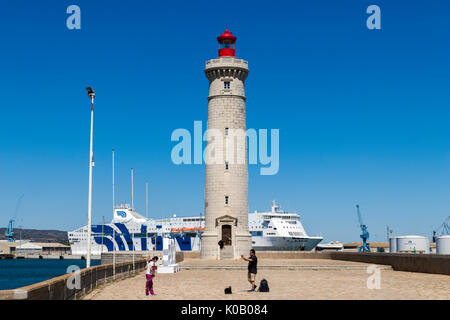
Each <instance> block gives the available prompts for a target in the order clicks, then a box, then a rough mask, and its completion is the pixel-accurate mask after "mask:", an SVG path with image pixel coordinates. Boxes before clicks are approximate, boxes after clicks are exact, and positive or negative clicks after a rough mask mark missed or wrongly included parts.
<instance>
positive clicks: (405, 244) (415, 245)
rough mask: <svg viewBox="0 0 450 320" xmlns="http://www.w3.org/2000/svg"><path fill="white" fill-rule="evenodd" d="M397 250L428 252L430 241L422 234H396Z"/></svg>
mask: <svg viewBox="0 0 450 320" xmlns="http://www.w3.org/2000/svg"><path fill="white" fill-rule="evenodd" d="M397 252H406V253H429V252H430V241H429V240H428V238H427V237H423V236H398V237H397Z"/></svg>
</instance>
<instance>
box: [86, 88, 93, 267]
mask: <svg viewBox="0 0 450 320" xmlns="http://www.w3.org/2000/svg"><path fill="white" fill-rule="evenodd" d="M86 91H87V94H88V96H89V98H90V99H91V140H90V152H89V200H88V247H87V251H88V252H87V260H86V268H89V267H90V266H91V234H92V230H91V229H92V227H91V224H92V222H91V218H92V168H93V167H94V150H93V142H94V97H95V93H94V90H93V89H92V88H91V87H87V88H86Z"/></svg>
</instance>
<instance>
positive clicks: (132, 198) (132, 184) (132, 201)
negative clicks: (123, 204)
mask: <svg viewBox="0 0 450 320" xmlns="http://www.w3.org/2000/svg"><path fill="white" fill-rule="evenodd" d="M133 188H134V183H133V168H131V208H132V209H133V210H134V189H133Z"/></svg>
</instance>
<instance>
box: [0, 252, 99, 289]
mask: <svg viewBox="0 0 450 320" xmlns="http://www.w3.org/2000/svg"><path fill="white" fill-rule="evenodd" d="M99 264H100V260H91V266H96V265H99ZM72 265H76V266H78V267H80V269H82V268H86V260H53V259H7V260H0V290H7V289H16V288H20V287H24V286H28V285H31V284H34V283H37V282H41V281H45V280H48V279H51V278H54V277H58V276H61V275H63V274H66V273H67V268H68V267H69V266H72Z"/></svg>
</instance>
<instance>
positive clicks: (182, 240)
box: [175, 236, 192, 251]
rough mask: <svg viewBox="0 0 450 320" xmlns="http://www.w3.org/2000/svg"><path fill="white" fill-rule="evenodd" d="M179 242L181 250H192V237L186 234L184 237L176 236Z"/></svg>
mask: <svg viewBox="0 0 450 320" xmlns="http://www.w3.org/2000/svg"><path fill="white" fill-rule="evenodd" d="M175 239H176V240H177V242H178V246H179V247H180V250H181V251H191V250H192V245H191V237H189V236H184V237H176V238H175Z"/></svg>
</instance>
